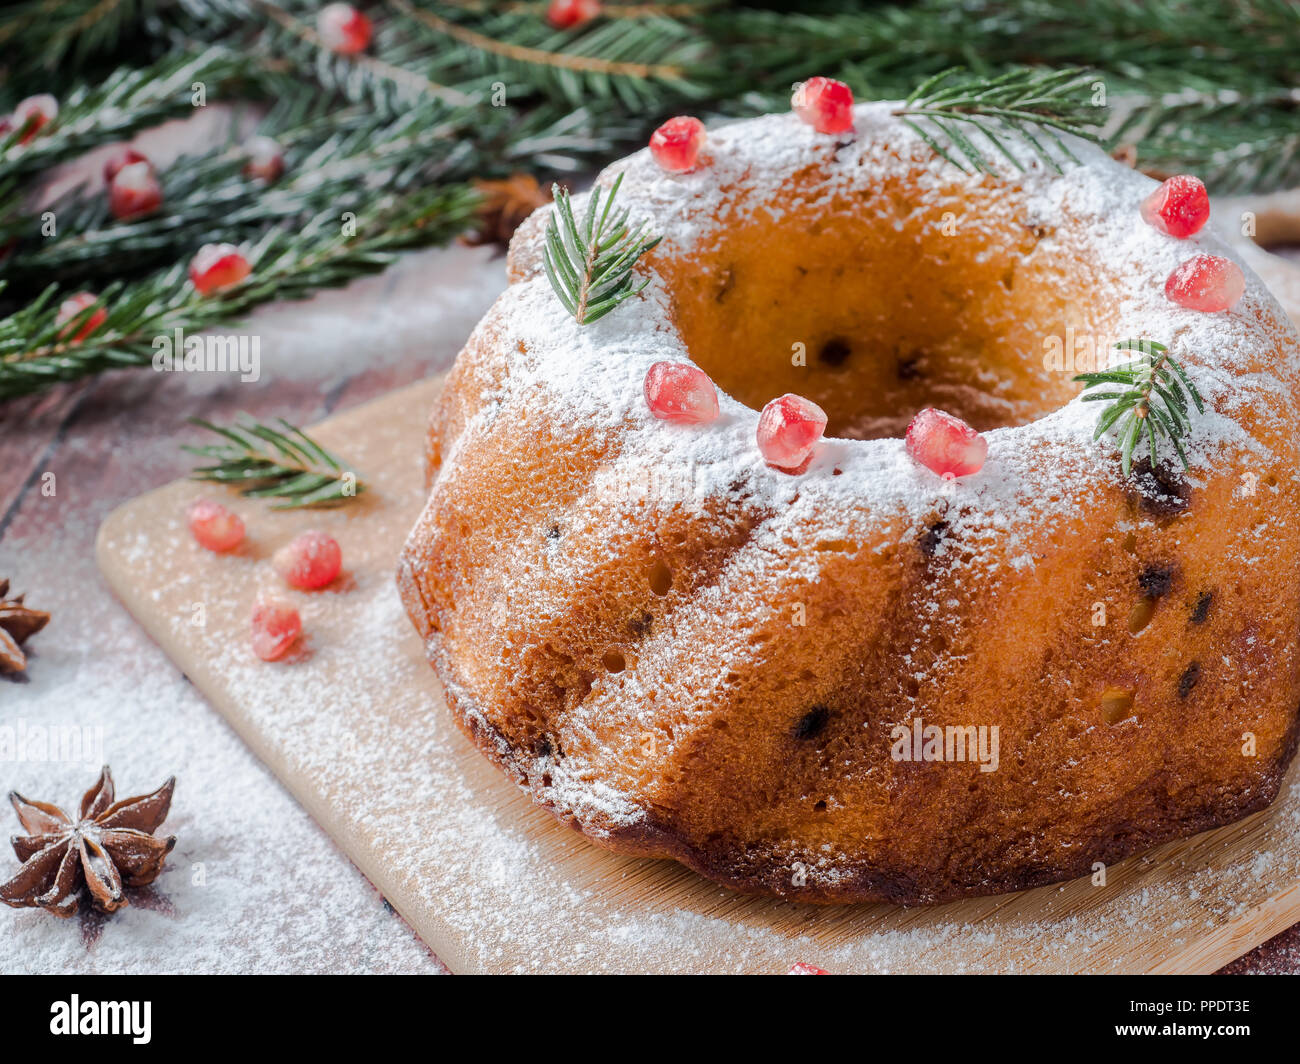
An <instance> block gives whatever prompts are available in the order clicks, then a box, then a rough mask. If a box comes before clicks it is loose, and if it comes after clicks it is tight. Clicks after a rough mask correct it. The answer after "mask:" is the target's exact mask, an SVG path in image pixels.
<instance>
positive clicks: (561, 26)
mask: <svg viewBox="0 0 1300 1064" xmlns="http://www.w3.org/2000/svg"><path fill="white" fill-rule="evenodd" d="M599 14H600V0H551V2H550V3H549V4H547V5H546V21H547V22H549V23H550V24H551V25H552V26H554V27H555V28H556V29H557V30H571V29H573V27H574V26H581V25H582V24H583V23H584V22H590V21H591V20H592V19H594V18H595V17H596V16H597V15H599Z"/></svg>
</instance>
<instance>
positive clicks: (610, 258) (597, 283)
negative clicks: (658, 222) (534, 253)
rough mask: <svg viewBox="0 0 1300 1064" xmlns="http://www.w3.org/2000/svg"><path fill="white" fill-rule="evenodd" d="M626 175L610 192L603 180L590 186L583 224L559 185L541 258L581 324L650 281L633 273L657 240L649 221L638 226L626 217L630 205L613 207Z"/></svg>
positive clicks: (658, 238) (576, 319)
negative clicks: (647, 224)
mask: <svg viewBox="0 0 1300 1064" xmlns="http://www.w3.org/2000/svg"><path fill="white" fill-rule="evenodd" d="M622 183H623V175H622V174H619V175H618V177H616V178H615V179H614V184H613V185H612V186H611V187H610V189H609V192H608V194H605V195H604V196H603V199H604V206H603V208H602V205H601V200H602V194H603V193H604V189H602V188H601V187H600V186H599V185H597V186H596V187H595V188H593V189H592V190H591V198H590V199H589V200H588V201H587V211H586V213H585V214H584V215H583V218H582V224H581V225H579V224H578V220H577V218H576V217H575V216H574V213H573V204H572V202H571V201H570V199H569V193H568V191H567V190H566V189H563V188H561V187H560V186H559V185H555V186H553V188H552V191H553V192H554V194H555V210H554V211H553V213H552V214H551V220H550V222H549V223H548V224H547V226H546V249H545V251H544V252H543V255H542V262H543V265H544V266H545V268H546V276H547V277H548V278H550V281H551V287H552V288H554V289H555V294H556V295H557V296H559V297H560V302H561V303H563V304H564V306H565V309H566V310H568V312H569V313H570V314H572V315H573V318H574V320H575V321H576V322H577V323H578V324H579V325H590V324H591V323H592V322H593V321H596V320H597V319H599V318H603V317H604V316H605V315H606V314H608V313H609V312H610V311H611V310H613V309H614V308H615V307H617V306H618V305H619V304H620V303H622V302H623V301H624V300H625V299H630V298H631V297H632V296H634V295H636V294H637V293H638V292H640V291H641V289H643V288H644V287H645V286H646V285H647V284H648V283H649V281H646V280H642V281H641V282H640V283H638V282H637V281H636V280H635V279H634V278H633V276H632V267H633V266H634V265H635V264H636V260H637V259H639V258H640V257H641V256H642V255H644V254H645V253H646V252H647V251H649V250H650V249H651V248H652V247H654V246H655V245H656V244H658V243H659V240H660V237H657V236H650V235H649V234H648V233H647V232H646V228H647V227H646V225H645V224H642V225H640V226H638V227H636V228H635V229H633V228H631V227H630V226H629V225H628V222H627V215H628V211H627V208H626V207H623V208H620V209H619V210H615V209H614V198H615V197H616V196H617V195H618V189H619V186H620V185H621V184H622Z"/></svg>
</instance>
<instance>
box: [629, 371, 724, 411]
mask: <svg viewBox="0 0 1300 1064" xmlns="http://www.w3.org/2000/svg"><path fill="white" fill-rule="evenodd" d="M645 401H646V402H647V403H648V404H649V405H650V413H652V414H654V416H655V417H657V418H662V419H663V420H664V421H677V422H681V423H682V424H685V425H704V424H707V423H708V422H710V421H712V420H714V419H715V418H716V417H717V416H718V390H717V389H716V388H715V387H714V386H713V381H711V380H709V375H708V374H707V373H705V372H704V370H702V369H700V368H699V366H693V365H691V364H690V363H689V362H656V363H655V364H654V365H653V366H651V367H650V368H649V369H648V370H647V371H646V375H645Z"/></svg>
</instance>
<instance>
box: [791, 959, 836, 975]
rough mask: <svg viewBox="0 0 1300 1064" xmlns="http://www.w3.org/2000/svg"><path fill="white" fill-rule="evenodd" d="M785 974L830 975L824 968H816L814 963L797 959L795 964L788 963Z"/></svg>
mask: <svg viewBox="0 0 1300 1064" xmlns="http://www.w3.org/2000/svg"><path fill="white" fill-rule="evenodd" d="M785 974H786V975H830V974H831V973H830V972H828V971H827V970H826V969H825V968H818V967H817V966H816V965H815V964H809V963H807V962H806V961H799V963H797V964H792V965H790V970H789V971H788V972H786V973H785Z"/></svg>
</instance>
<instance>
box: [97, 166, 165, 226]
mask: <svg viewBox="0 0 1300 1064" xmlns="http://www.w3.org/2000/svg"><path fill="white" fill-rule="evenodd" d="M162 198H163V196H162V186H161V185H160V184H158V178H157V176H156V175H155V174H154V172H153V167H152V166H151V165H150V164H149V162H148V160H146V161H144V162H138V163H127V165H126V166H123V167H122V168H121V169H120V170H118V172H117V173H116V174H114V175H113V180H112V181H111V182H110V183H109V186H108V209H109V211H110V212H111V213H112V215H113V217H114V218H116V219H118V220H119V221H126V220H127V219H129V218H140V217H142V216H143V215H146V214H149V213H150V212H152V211H155V210H157V209H158V207H159V205H161V203H162Z"/></svg>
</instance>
